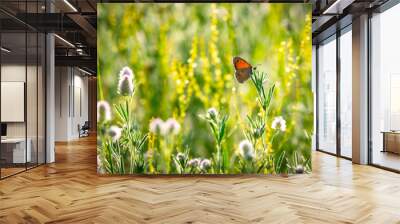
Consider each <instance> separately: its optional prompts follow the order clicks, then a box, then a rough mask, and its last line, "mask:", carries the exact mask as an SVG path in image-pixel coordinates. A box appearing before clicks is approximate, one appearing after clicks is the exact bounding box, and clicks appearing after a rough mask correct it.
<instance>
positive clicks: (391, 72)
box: [370, 5, 400, 171]
mask: <svg viewBox="0 0 400 224" xmlns="http://www.w3.org/2000/svg"><path fill="white" fill-rule="evenodd" d="M398 21H400V5H396V6H394V7H392V8H390V9H388V10H386V11H384V12H383V13H380V14H376V15H374V16H373V17H372V18H371V30H372V32H371V34H372V37H371V40H372V43H371V45H372V46H371V47H372V48H371V52H372V54H371V60H372V61H371V67H372V71H371V99H370V100H371V101H370V104H371V107H370V108H371V111H370V112H371V114H370V120H371V130H370V132H371V140H372V150H371V152H370V153H371V155H370V156H371V162H372V164H374V165H378V166H382V167H385V168H389V169H393V170H398V171H399V170H400V103H399V102H400V101H399V97H398V96H399V95H400V63H399V57H398V55H399V52H400V45H399V40H400V30H399V29H397V28H396V27H398Z"/></svg>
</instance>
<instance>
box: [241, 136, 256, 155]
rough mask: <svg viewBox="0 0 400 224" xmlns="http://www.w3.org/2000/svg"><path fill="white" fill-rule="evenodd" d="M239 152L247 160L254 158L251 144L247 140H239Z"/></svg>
mask: <svg viewBox="0 0 400 224" xmlns="http://www.w3.org/2000/svg"><path fill="white" fill-rule="evenodd" d="M239 154H240V155H241V156H242V157H243V158H245V159H247V160H252V159H253V158H254V149H253V145H252V144H251V143H250V141H249V140H243V141H241V142H240V144H239Z"/></svg>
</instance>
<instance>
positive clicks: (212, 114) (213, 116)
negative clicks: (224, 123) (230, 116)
mask: <svg viewBox="0 0 400 224" xmlns="http://www.w3.org/2000/svg"><path fill="white" fill-rule="evenodd" d="M207 113H208V115H209V116H210V118H211V119H216V118H217V116H218V111H217V109H215V108H214V107H211V108H209V109H208V110H207Z"/></svg>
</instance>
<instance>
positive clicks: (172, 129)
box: [164, 118, 181, 135]
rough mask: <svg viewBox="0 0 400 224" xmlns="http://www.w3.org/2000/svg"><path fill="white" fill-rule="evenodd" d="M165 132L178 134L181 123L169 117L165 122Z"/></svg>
mask: <svg viewBox="0 0 400 224" xmlns="http://www.w3.org/2000/svg"><path fill="white" fill-rule="evenodd" d="M164 130H165V134H172V135H177V134H178V133H179V131H180V130H181V125H180V124H179V123H178V121H176V120H175V119H173V118H169V119H168V120H167V121H166V122H165V123H164Z"/></svg>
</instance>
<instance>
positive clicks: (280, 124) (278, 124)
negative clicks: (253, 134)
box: [272, 116, 286, 131]
mask: <svg viewBox="0 0 400 224" xmlns="http://www.w3.org/2000/svg"><path fill="white" fill-rule="evenodd" d="M272 129H274V130H279V131H286V121H285V119H283V117H281V116H279V117H275V119H274V120H273V121H272Z"/></svg>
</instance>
